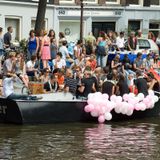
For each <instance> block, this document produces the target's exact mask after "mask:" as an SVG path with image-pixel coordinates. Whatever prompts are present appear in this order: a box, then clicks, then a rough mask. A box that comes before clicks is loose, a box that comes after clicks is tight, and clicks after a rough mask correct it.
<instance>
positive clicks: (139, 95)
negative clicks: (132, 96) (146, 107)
mask: <svg viewBox="0 0 160 160" xmlns="http://www.w3.org/2000/svg"><path fill="white" fill-rule="evenodd" d="M137 97H138V98H139V100H140V101H142V100H143V99H144V94H143V93H139V94H138V95H137Z"/></svg>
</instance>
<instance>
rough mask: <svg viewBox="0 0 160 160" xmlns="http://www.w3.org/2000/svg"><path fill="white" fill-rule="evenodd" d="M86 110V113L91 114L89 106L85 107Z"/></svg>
mask: <svg viewBox="0 0 160 160" xmlns="http://www.w3.org/2000/svg"><path fill="white" fill-rule="evenodd" d="M84 110H85V112H87V113H88V112H90V106H89V105H86V106H85V107H84Z"/></svg>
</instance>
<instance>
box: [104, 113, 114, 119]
mask: <svg viewBox="0 0 160 160" xmlns="http://www.w3.org/2000/svg"><path fill="white" fill-rule="evenodd" d="M105 119H106V120H107V121H110V120H111V119H112V114H111V113H110V112H107V113H105Z"/></svg>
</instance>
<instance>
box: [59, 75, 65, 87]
mask: <svg viewBox="0 0 160 160" xmlns="http://www.w3.org/2000/svg"><path fill="white" fill-rule="evenodd" d="M58 84H59V85H62V84H64V76H61V77H59V76H58Z"/></svg>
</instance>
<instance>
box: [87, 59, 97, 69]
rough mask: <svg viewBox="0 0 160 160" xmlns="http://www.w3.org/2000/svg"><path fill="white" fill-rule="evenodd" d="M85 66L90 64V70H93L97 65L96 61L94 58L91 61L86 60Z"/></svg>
mask: <svg viewBox="0 0 160 160" xmlns="http://www.w3.org/2000/svg"><path fill="white" fill-rule="evenodd" d="M86 66H90V67H91V69H92V71H94V70H95V69H96V67H97V61H96V60H93V61H90V60H88V61H87V62H86Z"/></svg>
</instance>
